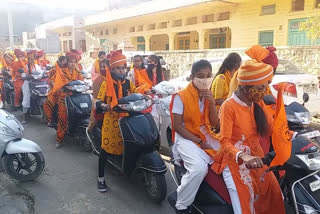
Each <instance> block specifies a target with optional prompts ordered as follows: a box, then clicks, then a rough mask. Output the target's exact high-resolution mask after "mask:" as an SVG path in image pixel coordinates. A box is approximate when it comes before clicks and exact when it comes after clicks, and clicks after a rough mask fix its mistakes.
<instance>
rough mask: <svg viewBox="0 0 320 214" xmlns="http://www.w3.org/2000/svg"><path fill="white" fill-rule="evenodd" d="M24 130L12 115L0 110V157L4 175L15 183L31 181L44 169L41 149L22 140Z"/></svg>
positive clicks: (28, 141)
mask: <svg viewBox="0 0 320 214" xmlns="http://www.w3.org/2000/svg"><path fill="white" fill-rule="evenodd" d="M23 131H24V128H23V126H22V124H21V123H20V122H19V121H18V120H17V119H16V118H15V117H14V115H12V114H10V113H8V112H6V111H4V110H0V155H1V158H3V166H4V169H5V171H6V173H7V174H8V175H9V176H10V177H11V178H13V179H15V180H17V181H32V180H34V179H36V178H37V177H39V176H40V175H41V173H42V171H43V169H44V167H45V159H44V157H43V154H42V152H41V148H40V147H39V146H38V145H37V144H36V143H34V142H33V141H30V140H27V139H24V138H22V136H23Z"/></svg>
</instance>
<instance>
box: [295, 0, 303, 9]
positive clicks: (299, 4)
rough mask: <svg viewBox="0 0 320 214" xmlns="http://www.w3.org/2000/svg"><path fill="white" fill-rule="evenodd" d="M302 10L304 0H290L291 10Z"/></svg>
mask: <svg viewBox="0 0 320 214" xmlns="http://www.w3.org/2000/svg"><path fill="white" fill-rule="evenodd" d="M302 10H304V0H292V11H302Z"/></svg>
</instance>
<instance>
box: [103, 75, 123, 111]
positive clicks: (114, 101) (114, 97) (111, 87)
mask: <svg viewBox="0 0 320 214" xmlns="http://www.w3.org/2000/svg"><path fill="white" fill-rule="evenodd" d="M106 86H107V90H106V96H107V97H111V104H110V106H111V108H113V107H115V106H116V105H118V99H117V95H116V91H115V90H114V85H113V79H112V77H111V72H110V71H109V70H107V71H106ZM121 88H122V86H121ZM118 91H120V88H118ZM121 92H122V90H121ZM118 93H119V92H118Z"/></svg>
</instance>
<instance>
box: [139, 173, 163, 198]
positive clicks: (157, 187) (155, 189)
mask: <svg viewBox="0 0 320 214" xmlns="http://www.w3.org/2000/svg"><path fill="white" fill-rule="evenodd" d="M144 182H145V188H146V192H147V195H148V197H149V198H150V200H151V201H152V202H154V203H156V204H160V203H161V202H162V201H163V200H164V199H165V197H166V195H167V182H166V178H165V175H164V174H160V173H153V172H148V171H145V172H144Z"/></svg>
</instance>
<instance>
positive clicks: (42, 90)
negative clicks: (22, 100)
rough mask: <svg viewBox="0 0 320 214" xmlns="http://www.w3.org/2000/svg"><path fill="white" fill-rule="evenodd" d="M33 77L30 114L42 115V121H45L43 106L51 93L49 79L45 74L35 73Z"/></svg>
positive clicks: (30, 86)
mask: <svg viewBox="0 0 320 214" xmlns="http://www.w3.org/2000/svg"><path fill="white" fill-rule="evenodd" d="M31 77H32V78H31V80H30V83H29V88H30V92H31V97H30V99H31V100H30V114H31V115H41V117H42V119H43V120H45V118H46V117H45V113H44V110H43V104H44V103H45V102H46V99H47V96H48V92H49V85H48V77H47V75H46V73H45V72H33V73H32V74H31Z"/></svg>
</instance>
